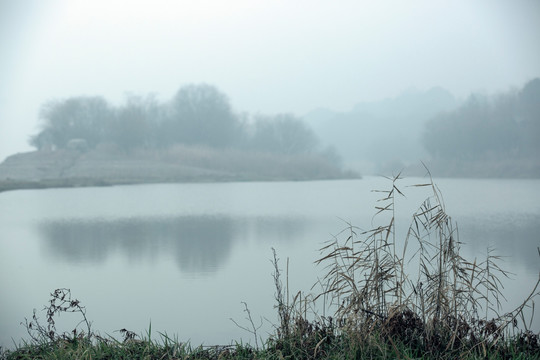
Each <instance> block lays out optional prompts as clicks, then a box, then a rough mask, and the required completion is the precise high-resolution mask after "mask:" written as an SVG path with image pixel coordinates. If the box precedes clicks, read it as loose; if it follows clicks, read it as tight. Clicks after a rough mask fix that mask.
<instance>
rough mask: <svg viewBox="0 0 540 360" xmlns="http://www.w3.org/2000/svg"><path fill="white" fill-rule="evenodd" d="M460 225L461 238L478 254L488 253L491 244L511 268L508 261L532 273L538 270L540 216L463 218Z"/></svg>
mask: <svg viewBox="0 0 540 360" xmlns="http://www.w3.org/2000/svg"><path fill="white" fill-rule="evenodd" d="M459 229H460V239H461V241H464V242H465V243H466V244H467V246H468V247H470V248H471V249H472V251H473V252H474V254H475V256H479V257H481V256H483V255H485V254H486V249H487V247H488V246H489V247H491V248H492V249H493V250H494V255H500V256H502V257H503V260H504V262H503V263H502V264H501V266H502V268H503V269H505V268H506V269H507V270H510V271H512V269H511V268H510V269H508V266H506V265H509V264H510V263H519V264H521V265H522V266H525V268H527V270H528V271H530V272H531V273H537V272H538V252H537V247H538V246H539V245H540V243H539V241H538V234H540V217H539V216H536V215H523V216H520V217H508V216H497V217H491V218H488V219H480V218H477V219H474V218H472V219H469V220H463V221H460V223H459Z"/></svg>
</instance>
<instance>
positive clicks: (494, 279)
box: [317, 173, 540, 356]
mask: <svg viewBox="0 0 540 360" xmlns="http://www.w3.org/2000/svg"><path fill="white" fill-rule="evenodd" d="M428 174H429V173H428ZM399 180H400V175H397V176H395V177H393V178H391V179H390V181H391V186H390V188H389V189H387V190H382V191H379V192H380V193H381V194H382V197H381V198H380V199H379V201H378V205H377V207H376V214H375V217H382V218H383V219H384V222H383V224H382V225H379V226H375V227H374V228H373V229H370V230H367V231H361V230H359V229H358V228H356V227H354V226H352V225H349V226H348V227H347V229H346V230H345V231H344V232H342V233H341V234H339V235H340V236H336V237H335V238H334V239H333V240H332V241H331V242H330V243H329V244H327V245H326V246H325V247H323V248H322V249H321V251H322V257H321V258H320V259H319V260H318V261H317V263H318V264H323V265H325V266H326V268H325V269H326V276H325V277H324V279H323V282H322V283H323V285H324V290H323V291H322V292H321V294H319V296H324V297H328V298H329V299H330V302H331V304H332V305H333V308H334V309H335V317H336V321H337V323H338V324H339V330H340V332H341V333H345V334H353V335H354V336H355V337H356V338H357V340H358V341H359V342H360V343H367V342H369V341H371V340H372V338H373V336H376V337H378V338H380V339H382V340H384V341H389V342H392V343H393V342H396V341H397V342H399V343H401V344H404V345H405V346H407V347H408V348H411V349H416V350H418V352H423V353H429V354H433V355H437V356H440V355H441V354H453V355H452V356H454V355H456V354H459V356H463V355H464V354H467V353H470V352H473V353H474V352H476V351H478V350H479V349H481V350H482V351H484V352H490V351H491V350H494V349H495V350H497V351H498V350H499V349H500V348H501V346H500V345H503V344H505V343H507V340H510V339H515V338H516V336H518V337H519V336H522V337H523V336H525V337H530V336H532V335H533V334H532V333H531V332H530V331H529V330H528V328H527V326H528V325H527V321H525V317H524V309H525V307H526V306H534V303H532V302H531V300H532V299H533V297H535V296H537V295H539V293H538V292H537V289H538V285H539V282H540V279H539V281H538V282H537V283H536V285H535V286H534V288H533V289H532V291H531V294H530V295H529V296H528V297H527V298H526V299H525V300H524V302H523V304H522V305H520V306H519V307H517V308H516V309H515V310H513V311H511V312H508V313H505V314H501V313H500V311H501V299H503V298H504V296H503V294H502V291H501V290H502V283H501V280H500V279H501V277H506V276H508V274H507V273H506V272H505V271H504V270H502V269H501V268H500V267H499V265H498V260H499V257H498V256H495V255H493V251H492V250H491V249H488V255H487V258H486V259H484V260H482V261H479V260H477V259H474V260H472V261H471V260H467V259H465V258H463V257H462V256H461V254H460V246H461V242H460V239H459V232H458V227H457V224H456V223H455V222H454V221H453V220H452V218H451V217H450V216H449V215H448V214H447V212H446V209H445V205H444V201H443V197H442V194H441V192H440V190H439V189H438V188H437V186H436V185H435V184H434V182H433V180H432V178H431V175H430V174H429V181H428V182H426V183H423V184H417V185H414V186H415V187H424V188H428V189H429V191H430V195H429V196H428V197H427V198H426V200H425V201H423V202H422V204H421V205H420V206H419V208H418V210H417V211H415V212H414V214H412V220H411V223H410V225H409V227H408V231H407V233H406V236H404V237H403V238H399V237H397V236H396V221H397V218H396V197H398V196H403V192H402V191H401V190H400V188H399V187H398V182H399ZM385 215H386V216H385ZM411 248H412V249H413V250H410V249H411ZM490 316H491V317H490ZM518 320H521V321H520V324H518ZM523 330H524V331H525V332H523Z"/></svg>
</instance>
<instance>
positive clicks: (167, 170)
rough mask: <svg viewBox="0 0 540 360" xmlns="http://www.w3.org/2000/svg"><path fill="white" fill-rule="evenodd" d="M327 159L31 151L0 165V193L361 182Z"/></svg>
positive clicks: (177, 150)
mask: <svg viewBox="0 0 540 360" xmlns="http://www.w3.org/2000/svg"><path fill="white" fill-rule="evenodd" d="M359 177H360V176H359V175H358V174H356V173H354V172H351V171H346V170H343V169H342V168H341V166H340V165H339V164H338V163H336V162H335V160H334V159H332V158H331V157H325V156H323V155H321V154H317V153H312V154H311V153H310V154H294V155H283V154H274V153H265V152H247V151H241V150H238V149H220V150H218V149H214V148H210V147H203V146H186V145H177V146H174V147H171V148H167V149H132V150H130V151H123V150H120V149H118V148H117V147H115V146H112V145H104V144H102V145H101V146H99V147H98V148H96V149H92V150H89V151H84V152H80V151H77V150H66V149H63V150H56V151H34V152H29V153H23V154H16V155H13V156H10V157H9V158H7V159H6V160H5V161H4V162H3V163H2V164H0V192H1V191H8V190H16V189H44V188H60V187H81V186H110V185H124V184H143V183H145V184H148V183H189V182H226V181H296V180H302V181H305V180H327V179H350V178H359Z"/></svg>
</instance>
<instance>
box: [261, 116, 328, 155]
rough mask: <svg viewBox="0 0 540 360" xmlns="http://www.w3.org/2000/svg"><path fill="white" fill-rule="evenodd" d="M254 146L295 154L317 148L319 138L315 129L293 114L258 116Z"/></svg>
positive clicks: (270, 150)
mask: <svg viewBox="0 0 540 360" xmlns="http://www.w3.org/2000/svg"><path fill="white" fill-rule="evenodd" d="M252 133H253V134H252V138H251V139H252V140H251V142H252V147H253V148H255V149H257V150H260V151H267V152H273V153H281V154H285V155H293V154H300V153H311V152H314V151H315V150H317V148H318V146H319V140H318V138H317V136H316V135H315V133H314V132H313V130H311V128H309V127H308V126H307V125H306V124H305V123H304V122H303V121H302V120H300V119H299V118H297V117H295V116H294V115H291V114H280V115H276V116H258V117H257V118H256V119H255V122H254V124H253V131H252Z"/></svg>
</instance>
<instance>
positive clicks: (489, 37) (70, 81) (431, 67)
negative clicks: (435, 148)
mask: <svg viewBox="0 0 540 360" xmlns="http://www.w3.org/2000/svg"><path fill="white" fill-rule="evenodd" d="M539 33H540V3H538V2H537V1H524V0H518V1H511V2H503V1H488V0H482V1H474V2H472V1H465V0H462V1H453V2H451V3H446V4H442V3H441V2H433V1H409V2H400V1H378V2H367V1H366V2H364V1H340V2H333V3H329V2H323V1H295V2H294V3H292V2H285V1H236V0H234V1H227V2H218V1H197V2H188V1H152V2H150V1H129V2H128V1H92V2H88V1H56V0H51V1H46V2H43V1H37V0H36V1H32V0H22V1H6V0H4V1H1V2H0V52H1V54H2V56H0V79H1V80H0V160H3V159H4V158H5V157H7V156H9V155H11V154H14V153H17V152H24V151H29V150H31V149H32V147H31V146H30V145H29V138H30V136H32V135H35V134H37V133H38V132H39V131H40V130H41V128H40V124H41V123H40V121H39V115H40V109H41V108H42V106H43V105H44V104H46V103H48V102H50V101H53V100H65V99H68V98H72V97H81V96H87V97H92V96H101V97H104V98H105V99H106V100H107V101H108V102H110V103H111V104H112V105H114V106H122V104H124V103H125V102H126V98H127V97H126V94H135V95H142V96H146V95H148V94H154V95H155V98H156V99H157V101H158V102H163V103H164V102H167V101H169V100H170V99H171V98H173V96H174V95H175V94H176V93H177V91H178V89H180V88H181V87H183V86H186V85H189V84H201V83H206V84H211V85H212V86H216V87H217V88H218V89H219V90H220V91H222V92H223V93H224V94H226V95H227V96H228V98H229V99H230V105H231V108H232V111H233V112H234V113H235V114H241V113H248V114H250V116H256V115H264V116H274V115H276V114H281V113H293V114H294V116H297V117H300V118H302V117H303V118H304V119H305V120H306V121H307V122H308V123H309V124H310V125H311V126H313V127H314V129H315V130H317V126H318V125H321V124H322V120H321V119H323V118H324V116H322V117H321V114H324V113H326V114H335V113H338V114H345V115H347V114H350V113H354V112H355V111H356V112H363V113H366V111H367V110H366V109H369V108H370V106H371V105H369V104H377V103H379V104H384V99H399V98H401V97H402V96H403V94H405V95H406V94H411V93H415V92H416V93H420V94H427V93H429V92H430V91H431V90H430V89H432V88H434V87H437V88H438V89H441V91H443V92H444V93H447V94H448V99H451V100H449V101H448V102H447V103H444V104H443V105H444V106H445V107H447V108H451V107H452V106H454V107H456V106H459V105H460V104H462V103H463V102H465V101H466V100H467V99H468V97H469V95H470V94H471V93H481V94H484V95H486V94H487V95H490V94H497V93H500V92H505V91H509V90H511V89H521V88H522V87H523V86H524V85H525V84H526V83H527V82H528V81H530V80H531V79H533V78H535V77H538V76H539V75H540V42H538V34H539ZM380 101H383V102H382V103H380ZM387 104H388V102H387ZM321 109H322V110H321ZM430 111H431V110H429V111H427V112H428V113H429V112H430ZM317 114H318V115H317ZM315 115H317V116H318V117H317V116H315ZM427 115H431V113H429V114H427ZM427 115H426V114H425V112H424V115H422V116H423V117H422V116H420V118H421V119H420V120H421V121H424V120H426V121H427V117H428V116H427ZM375 118H377V116H375ZM394 118H395V116H394ZM407 119H408V121H413V120H414V117H413V119H412V120H411V117H409V118H407ZM416 119H419V117H416ZM323 120H324V119H323ZM420 120H418V121H420ZM375 123H376V122H375V121H365V124H366V125H365V128H364V129H363V134H369V133H370V132H371V133H372V134H374V136H378V134H379V133H378V132H377V131H374V130H373V129H372V128H371V126H375V125H373V124H375ZM379 128H380V124H379ZM403 128H407V126H404V127H403ZM414 129H419V127H417V124H411V127H410V128H409V130H410V131H413V130H414ZM402 135H403V134H402ZM407 135H408V134H407ZM417 135H418V139H420V135H419V134H417ZM338 138H339V137H338ZM362 139H363V138H362ZM404 146H407V147H408V149H409V150H408V151H409V152H408V154H409V156H408V158H407V159H401V160H402V161H403V160H407V161H408V160H411V161H412V160H414V158H416V157H418V158H421V157H423V156H424V154H425V153H424V152H423V151H424V149H422V148H421V147H420V146H419V143H418V142H416V141H415V142H413V143H412V144H404ZM366 148H370V146H369V144H366V147H365V148H360V149H359V150H365V149H366ZM371 148H372V147H371ZM340 150H344V151H343V152H345V153H344V154H342V155H343V156H344V158H345V160H350V162H351V163H354V161H353V160H354V159H353V160H351V159H350V157H351V156H350V154H348V153H347V151H346V149H340ZM356 150H358V149H356ZM398 151H399V150H398ZM366 154H367V155H366V156H367V157H369V156H371V157H372V158H373V159H375V160H374V161H375V162H378V163H383V162H388V161H390V160H392V158H393V157H394V156H393V154H388V155H384V156H383V155H380V154H379V156H378V157H377V154H376V153H375V152H373V151H372V152H371V153H369V152H366ZM357 165H358V164H357ZM358 166H359V167H360V169H361V170H364V169H365V170H364V171H379V170H381V168H380V167H379V168H377V166H376V165H374V164H360V165H358Z"/></svg>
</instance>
